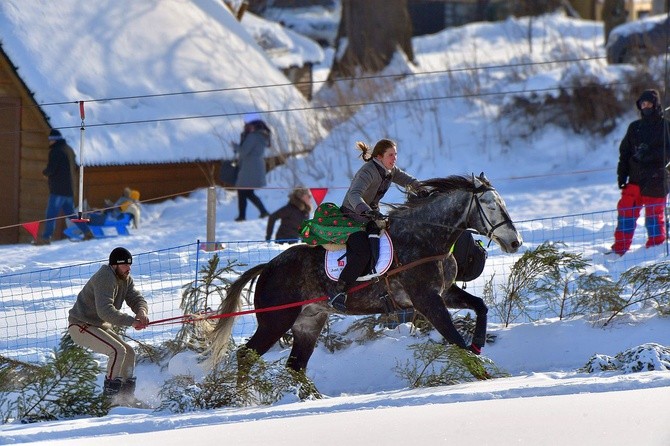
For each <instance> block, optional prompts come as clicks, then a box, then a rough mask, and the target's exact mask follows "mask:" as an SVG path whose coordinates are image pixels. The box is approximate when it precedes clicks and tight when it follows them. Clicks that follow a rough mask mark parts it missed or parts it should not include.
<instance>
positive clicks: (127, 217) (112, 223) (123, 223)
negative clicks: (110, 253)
mask: <svg viewBox="0 0 670 446" xmlns="http://www.w3.org/2000/svg"><path fill="white" fill-rule="evenodd" d="M132 218H133V216H132V215H131V214H128V213H124V214H121V215H120V216H119V218H118V219H116V218H114V217H109V216H107V217H106V218H105V220H104V222H103V224H92V223H91V222H89V223H88V227H89V228H90V229H91V232H92V233H93V235H94V236H95V238H106V237H116V236H118V235H130V233H129V232H128V225H130V222H131V220H132ZM91 221H93V220H91ZM63 234H65V235H66V236H67V237H68V238H69V239H70V240H75V241H76V240H83V238H84V234H82V232H81V230H80V229H79V228H78V227H77V226H76V225H72V226H70V227H68V228H66V229H65V230H64V231H63Z"/></svg>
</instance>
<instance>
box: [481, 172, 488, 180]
mask: <svg viewBox="0 0 670 446" xmlns="http://www.w3.org/2000/svg"><path fill="white" fill-rule="evenodd" d="M479 179H480V180H482V181H487V178H486V175H484V172H482V173H480V174H479Z"/></svg>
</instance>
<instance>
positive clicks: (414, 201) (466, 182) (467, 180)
mask: <svg viewBox="0 0 670 446" xmlns="http://www.w3.org/2000/svg"><path fill="white" fill-rule="evenodd" d="M473 178H474V177H473V176H465V175H450V176H448V177H445V178H431V179H428V180H423V181H421V182H420V183H419V186H418V188H417V189H419V190H422V191H424V196H422V197H420V196H418V195H416V194H413V193H409V194H407V199H406V200H405V202H404V203H403V204H393V205H389V206H390V207H391V208H392V209H393V210H403V209H411V208H415V207H417V206H420V205H422V204H423V203H426V202H427V201H430V200H432V199H433V198H434V197H435V196H436V195H438V194H446V193H449V192H453V191H456V190H465V191H468V192H474V191H475V190H476V189H477V186H475V183H474V179H473ZM478 179H479V180H480V181H481V182H482V183H483V184H484V185H485V186H489V187H490V186H491V183H489V181H488V180H487V179H486V178H482V177H478Z"/></svg>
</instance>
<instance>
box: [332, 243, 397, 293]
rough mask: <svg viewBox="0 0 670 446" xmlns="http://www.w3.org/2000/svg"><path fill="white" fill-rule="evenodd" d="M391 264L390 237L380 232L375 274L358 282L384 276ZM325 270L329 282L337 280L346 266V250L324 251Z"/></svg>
mask: <svg viewBox="0 0 670 446" xmlns="http://www.w3.org/2000/svg"><path fill="white" fill-rule="evenodd" d="M392 262H393V243H392V242H391V237H389V235H388V234H387V233H386V231H382V233H381V234H380V236H379V258H378V259H377V265H376V266H375V269H376V270H377V272H376V273H375V274H368V275H367V276H361V277H359V278H358V279H356V280H358V281H364V280H370V279H372V278H373V277H377V276H379V275H382V274H384V273H385V272H386V271H388V269H389V268H390V267H391V263H392ZM323 263H324V265H325V268H326V275H327V276H328V277H329V278H330V279H331V280H337V279H339V278H340V273H341V272H342V270H343V269H344V266H345V265H346V264H347V249H346V248H342V249H338V250H337V251H326V259H325V261H324V262H323Z"/></svg>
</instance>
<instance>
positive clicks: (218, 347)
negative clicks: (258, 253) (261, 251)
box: [209, 263, 267, 366]
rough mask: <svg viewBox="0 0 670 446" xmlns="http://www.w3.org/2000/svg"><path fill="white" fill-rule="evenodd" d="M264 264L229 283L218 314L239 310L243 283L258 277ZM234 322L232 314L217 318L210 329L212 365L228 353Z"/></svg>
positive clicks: (263, 268)
mask: <svg viewBox="0 0 670 446" xmlns="http://www.w3.org/2000/svg"><path fill="white" fill-rule="evenodd" d="M266 266H267V264H266V263H263V264H260V265H256V266H254V267H253V268H251V269H249V270H247V271H246V272H245V273H244V274H242V275H241V276H240V277H239V278H238V279H237V280H236V281H235V282H233V283H232V284H231V285H230V288H228V293H227V295H226V298H225V299H224V300H223V302H221V306H220V307H219V314H220V315H221V314H229V313H236V312H238V311H240V308H241V305H240V300H241V297H242V291H244V287H245V285H246V284H247V283H248V282H250V281H251V280H252V279H255V278H256V277H258V276H259V275H260V274H261V273H262V272H263V271H264V270H265V267H266ZM234 322H235V317H234V316H227V317H222V318H219V321H218V322H217V323H216V327H214V330H212V332H211V334H210V341H211V342H210V347H209V350H210V353H211V356H210V360H211V364H212V366H216V365H217V364H218V363H219V362H220V361H221V360H222V359H224V357H225V356H226V354H227V353H228V344H229V343H230V338H231V335H232V333H233V323H234Z"/></svg>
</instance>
